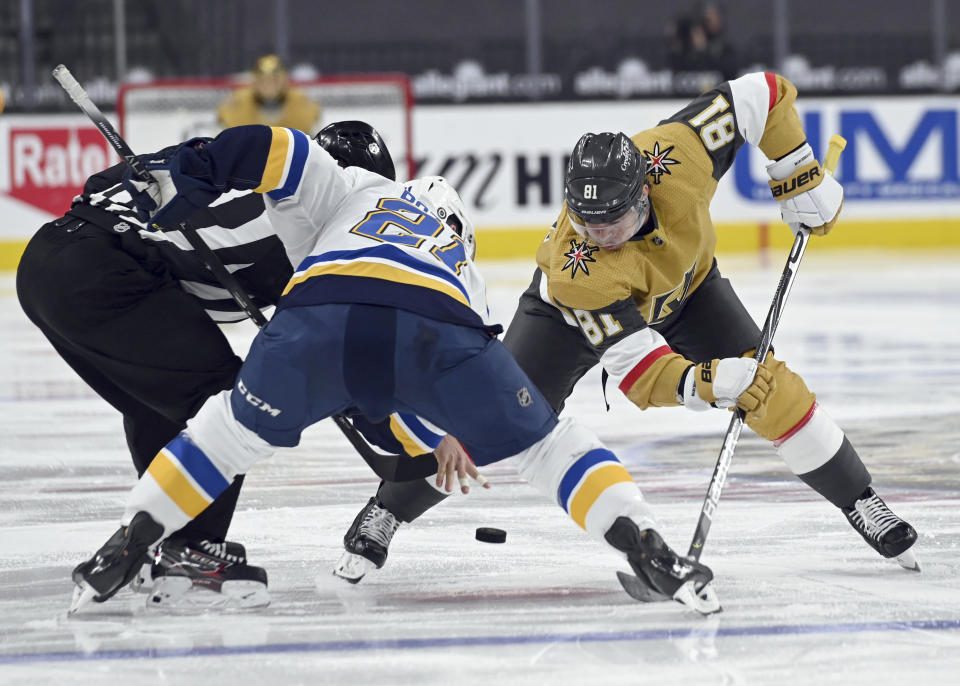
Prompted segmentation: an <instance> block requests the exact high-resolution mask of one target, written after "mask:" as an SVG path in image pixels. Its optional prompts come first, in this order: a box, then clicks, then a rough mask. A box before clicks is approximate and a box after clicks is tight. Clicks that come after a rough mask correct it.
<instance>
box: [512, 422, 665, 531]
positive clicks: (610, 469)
mask: <svg viewBox="0 0 960 686" xmlns="http://www.w3.org/2000/svg"><path fill="white" fill-rule="evenodd" d="M516 459H517V461H518V463H519V464H518V467H519V470H520V474H521V475H522V476H523V478H524V479H526V480H527V481H528V482H530V484H531V485H533V486H534V487H536V488H537V489H538V490H539V491H541V492H542V493H544V494H546V495H547V496H549V497H551V498H554V499H555V500H556V501H557V503H558V504H559V505H560V507H562V508H563V509H564V510H565V511H566V512H567V513H568V514H569V515H570V517H571V519H573V521H575V522H576V523H577V524H578V525H579V526H580V527H581V528H583V529H585V530H586V531H587V533H589V534H590V535H591V536H592V537H594V538H596V539H598V540H601V541H603V540H604V539H603V534H604V533H605V532H606V531H607V529H609V528H610V525H611V524H612V523H613V521H614V520H615V519H616V518H617V517H620V516H627V517H630V518H632V519H634V521H636V522H637V523H638V525H640V526H641V527H642V528H648V527H653V526H655V525H656V522H655V519H654V517H653V513H652V512H651V511H650V509H649V507H648V506H647V504H646V502H644V500H643V496H642V494H641V493H640V489H639V488H637V485H636V484H635V483H634V481H633V477H631V476H630V473H629V472H627V470H626V468H625V467H624V466H623V464H621V463H620V460H618V459H617V456H616V455H614V454H613V453H612V452H611V451H609V450H607V449H606V448H605V447H604V446H603V444H602V443H601V442H600V440H599V439H598V438H597V437H596V436H595V435H594V434H593V432H592V431H590V430H589V429H587V428H586V427H584V426H582V425H580V424H578V423H577V422H576V421H575V420H573V419H571V418H569V417H564V418H563V419H561V420H560V421H559V422H558V424H557V426H556V427H555V428H554V430H553V431H551V432H550V433H549V434H547V435H546V436H545V437H544V438H542V439H541V440H540V441H538V442H537V443H535V444H534V445H532V446H530V447H529V448H527V450H525V451H523V452H522V453H520V454H519V455H517V456H516Z"/></svg>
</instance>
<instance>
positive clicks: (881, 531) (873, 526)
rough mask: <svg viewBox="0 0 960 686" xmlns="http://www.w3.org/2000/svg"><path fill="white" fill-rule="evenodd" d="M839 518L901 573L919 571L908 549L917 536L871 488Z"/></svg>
mask: <svg viewBox="0 0 960 686" xmlns="http://www.w3.org/2000/svg"><path fill="white" fill-rule="evenodd" d="M842 509H843V514H844V516H846V518H847V521H848V522H850V525H851V526H852V527H853V528H854V529H856V530H857V532H858V533H859V534H860V535H861V536H863V540H865V541H866V542H867V543H869V544H870V547H871V548H873V549H874V550H876V551H877V552H878V553H880V554H881V555H883V556H884V557H887V558H890V557H895V558H897V563H898V564H899V565H900V566H901V567H903V568H904V569H909V570H911V571H914V572H919V571H920V563H919V562H918V561H917V557H916V555H914V553H913V550H912V547H913V544H914V543H916V541H917V532H916V530H914V528H913V527H912V526H910V525H909V524H908V523H907V522H905V521H904V520H902V519H900V517H898V516H897V515H895V514H894V513H893V512H892V511H891V510H890V508H889V507H887V504H886V503H885V502H883V500H881V498H880V496H878V495H877V494H876V493H875V492H874V490H873V489H872V488H867V490H865V491H864V492H863V493H861V494H860V497H859V498H858V499H857V500H856V502H854V503H853V505H851V506H850V507H844V508H842Z"/></svg>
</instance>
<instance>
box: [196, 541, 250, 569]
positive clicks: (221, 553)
mask: <svg viewBox="0 0 960 686" xmlns="http://www.w3.org/2000/svg"><path fill="white" fill-rule="evenodd" d="M200 547H201V548H202V549H203V552H205V553H206V554H207V555H212V556H214V557H219V558H220V559H221V560H225V561H227V562H232V563H234V564H239V563H241V562H243V560H241V559H240V558H239V557H237V556H236V555H233V554H231V553H228V552H227V543H226V541H224V542H222V543H214V542H213V541H208V540H206V539H204V540H202V541H200Z"/></svg>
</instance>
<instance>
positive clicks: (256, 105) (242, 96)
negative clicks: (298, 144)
mask: <svg viewBox="0 0 960 686" xmlns="http://www.w3.org/2000/svg"><path fill="white" fill-rule="evenodd" d="M321 111H322V110H321V107H320V105H319V104H317V103H315V102H313V101H312V100H311V99H310V98H308V97H307V96H306V94H305V93H304V92H303V91H301V90H300V89H299V88H296V87H295V86H291V85H290V78H289V76H288V75H287V70H286V69H285V68H284V66H283V63H282V62H281V61H280V58H279V57H277V56H276V55H264V56H263V57H260V58H259V59H258V60H257V62H256V64H254V66H253V82H252V83H251V84H250V85H249V86H244V87H242V88H238V89H237V90H236V91H234V92H233V94H231V95H230V97H229V98H227V99H226V100H225V101H224V102H223V103H222V104H221V105H220V107H219V108H217V120H218V121H219V122H220V125H221V126H223V127H224V128H229V127H231V126H243V125H245V124H264V125H266V126H285V127H288V128H291V129H297V130H298V131H303V132H304V133H306V134H309V135H311V136H312V135H314V134H315V133H316V132H317V129H319V128H320V114H321Z"/></svg>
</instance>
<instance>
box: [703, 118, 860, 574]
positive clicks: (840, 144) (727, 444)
mask: <svg viewBox="0 0 960 686" xmlns="http://www.w3.org/2000/svg"><path fill="white" fill-rule="evenodd" d="M846 146H847V141H846V140H845V139H844V138H843V137H842V136H839V135H836V134H835V135H833V136H831V137H830V145H829V147H828V148H827V156H826V158H825V159H824V164H823V166H824V169H826V171H827V172H828V173H830V174H833V171H834V169H835V168H836V166H837V162H838V161H839V160H840V153H841V152H843V149H844V148H845V147H846ZM809 240H810V229H808V228H806V227H801V228H800V230H799V231H797V236H796V238H794V240H793V247H792V248H791V250H790V254H789V255H788V256H787V264H786V265H785V266H784V268H783V273H782V274H781V275H780V282H779V283H778V284H777V290H776V291H775V292H774V294H773V302H772V303H770V310H769V311H768V312H767V318H766V320H765V321H764V323H763V329H762V330H761V332H760V343H759V345H757V350H756V352H755V353H754V355H753V359H755V360H756V361H757V362H758V363H759V362H762V361H763V360H764V359H765V358H766V356H767V353H768V352H770V347H771V345H772V344H773V335H774V334H775V333H776V331H777V326H778V325H779V324H780V316H781V315H782V314H783V308H784V306H785V305H786V304H787V297H788V296H789V295H790V289H791V288H793V282H794V280H795V279H796V278H797V270H798V269H799V267H800V260H801V259H802V258H803V253H804V252H805V251H806V249H807V242H808V241H809ZM745 420H746V413H745V412H744V411H743V410H741V409H740V408H736V409H735V410H734V411H733V417H731V418H730V425H729V426H728V427H727V433H726V435H725V436H724V438H723V446H722V447H721V448H720V456H719V457H718V458H717V464H716V467H714V469H713V476H712V477H710V485H709V486H708V487H707V495H706V497H705V498H704V500H703V507H701V508H700V519H699V520H698V521H697V528H696V530H695V531H694V534H693V540H692V541H691V542H690V549H689V551H688V552H687V556H688V557H692V558H693V559H694V560H699V559H700V555H701V554H702V553H703V544H704V543H705V542H706V540H707V534H708V533H709V532H710V525H711V524H712V523H713V515H714V514H715V513H716V511H717V506H718V505H719V503H720V492H721V491H722V490H723V485H724V483H725V482H726V480H727V472H728V471H729V469H730V461H731V460H732V459H733V451H734V450H735V449H736V447H737V441H739V440H740V432H741V431H742V430H743V424H744V421H745Z"/></svg>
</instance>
